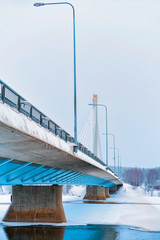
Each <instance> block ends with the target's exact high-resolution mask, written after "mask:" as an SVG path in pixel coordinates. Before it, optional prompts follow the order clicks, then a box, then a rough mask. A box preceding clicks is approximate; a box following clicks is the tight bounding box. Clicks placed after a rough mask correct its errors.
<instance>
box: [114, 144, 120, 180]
mask: <svg viewBox="0 0 160 240" xmlns="http://www.w3.org/2000/svg"><path fill="white" fill-rule="evenodd" d="M115 149H116V150H117V152H118V176H119V158H120V157H119V148H115Z"/></svg>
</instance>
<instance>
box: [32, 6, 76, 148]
mask: <svg viewBox="0 0 160 240" xmlns="http://www.w3.org/2000/svg"><path fill="white" fill-rule="evenodd" d="M47 5H69V6H70V7H71V8H72V10H73V59H74V142H75V144H76V145H77V97H76V34H75V9H74V6H73V5H72V4H71V3H69V2H56V3H34V6H35V7H41V6H47ZM74 149H75V151H76V150H77V146H75V148H74Z"/></svg>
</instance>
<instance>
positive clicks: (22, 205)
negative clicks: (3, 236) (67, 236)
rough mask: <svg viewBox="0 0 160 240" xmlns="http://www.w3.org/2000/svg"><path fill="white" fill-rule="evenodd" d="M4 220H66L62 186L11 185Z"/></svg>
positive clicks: (55, 221)
mask: <svg viewBox="0 0 160 240" xmlns="http://www.w3.org/2000/svg"><path fill="white" fill-rule="evenodd" d="M3 221H4V222H39V223H42V222H45V223H61V222H66V218H65V213H64V209H63V205H62V186H13V187H12V203H11V206H10V208H9V210H8V212H7V214H6V216H5V217H4V219H3Z"/></svg>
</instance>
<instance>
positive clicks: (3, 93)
mask: <svg viewBox="0 0 160 240" xmlns="http://www.w3.org/2000/svg"><path fill="white" fill-rule="evenodd" d="M0 101H1V102H3V103H6V104H7V105H9V106H11V107H12V108H15V109H17V111H18V112H20V113H22V114H24V115H25V116H27V117H29V118H31V119H32V120H33V121H34V122H36V123H38V124H40V125H41V126H42V127H44V128H46V129H48V130H49V131H51V132H52V133H53V134H55V135H57V136H59V137H60V138H61V139H63V140H64V141H66V142H67V141H68V142H70V143H74V138H73V137H72V136H71V135H70V134H69V133H67V132H66V131H65V130H63V129H62V128H61V127H60V126H59V125H57V124H56V123H55V122H54V121H52V120H51V119H50V118H48V117H47V116H46V115H45V114H43V113H42V112H41V111H39V110H38V109H37V108H35V107H34V106H33V105H32V104H31V103H29V102H28V101H26V99H24V98H23V97H22V96H20V95H19V94H18V93H17V92H15V91H14V90H13V89H12V88H10V87H9V86H8V85H7V84H5V83H4V82H3V81H1V80H0ZM77 145H78V149H79V150H80V151H81V152H83V153H84V154H86V155H88V156H89V157H91V158H93V159H94V160H96V161H97V162H99V163H101V164H102V165H103V166H106V165H105V163H104V162H103V161H102V160H100V159H99V158H98V157H97V156H95V155H94V154H93V153H92V152H91V151H89V150H88V149H87V148H86V147H85V146H83V145H82V144H81V143H79V142H78V144H77Z"/></svg>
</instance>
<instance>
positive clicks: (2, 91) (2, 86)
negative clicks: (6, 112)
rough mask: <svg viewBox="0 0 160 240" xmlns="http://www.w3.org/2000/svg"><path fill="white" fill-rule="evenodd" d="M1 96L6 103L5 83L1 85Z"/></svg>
mask: <svg viewBox="0 0 160 240" xmlns="http://www.w3.org/2000/svg"><path fill="white" fill-rule="evenodd" d="M1 98H2V102H3V103H4V100H5V85H4V84H2V85H1Z"/></svg>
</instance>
